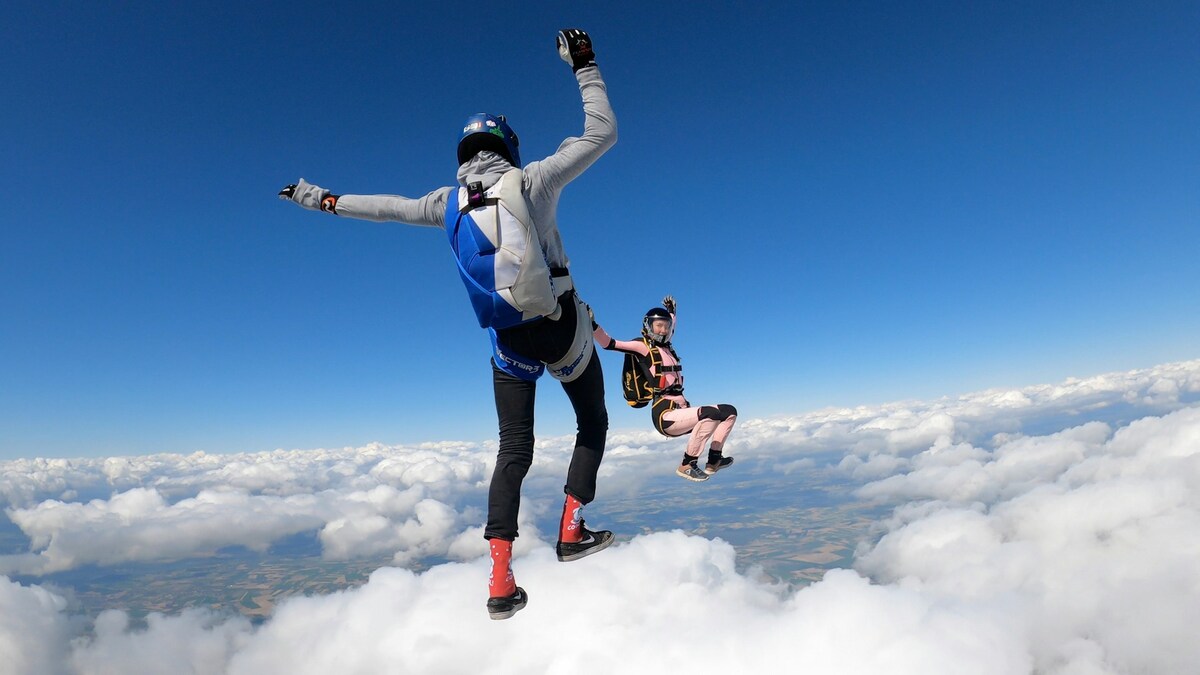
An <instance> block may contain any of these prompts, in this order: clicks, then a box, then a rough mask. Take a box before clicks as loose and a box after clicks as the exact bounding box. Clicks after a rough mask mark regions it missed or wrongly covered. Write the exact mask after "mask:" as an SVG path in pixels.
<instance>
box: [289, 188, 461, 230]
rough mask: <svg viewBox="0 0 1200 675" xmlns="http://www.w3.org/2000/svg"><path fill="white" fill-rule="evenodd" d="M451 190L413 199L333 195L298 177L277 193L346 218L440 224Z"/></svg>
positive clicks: (426, 224)
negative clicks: (297, 179) (296, 180)
mask: <svg viewBox="0 0 1200 675" xmlns="http://www.w3.org/2000/svg"><path fill="white" fill-rule="evenodd" d="M453 191H454V188H450V187H444V188H438V189H437V190H434V191H433V192H430V193H429V194H427V195H425V196H424V197H418V198H416V199H411V198H409V197H401V196H399V195H335V194H332V193H331V192H330V191H329V190H326V189H325V188H323V187H321V186H319V185H313V184H312V183H309V182H308V181H306V180H304V179H303V178H301V179H300V181H299V182H298V183H296V184H295V185H288V186H287V187H285V188H283V189H282V190H280V191H279V197H280V199H287V200H290V201H293V202H295V203H296V204H299V205H300V206H302V207H304V208H306V209H311V210H314V211H325V212H326V213H332V214H335V215H338V216H345V217H347V218H357V219H359V220H371V221H375V222H387V221H394V222H399V223H407V224H409V225H422V226H427V227H444V226H445V220H446V203H447V200H448V199H449V197H450V194H451V193H452V192H453Z"/></svg>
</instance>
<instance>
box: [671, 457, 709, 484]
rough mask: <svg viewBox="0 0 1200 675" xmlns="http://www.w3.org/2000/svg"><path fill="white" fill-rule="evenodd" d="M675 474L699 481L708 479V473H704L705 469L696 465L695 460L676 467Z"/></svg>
mask: <svg viewBox="0 0 1200 675" xmlns="http://www.w3.org/2000/svg"><path fill="white" fill-rule="evenodd" d="M675 474H676V475H678V476H679V477H681V478H686V479H687V480H692V481H696V482H697V483H699V482H701V481H706V480H708V474H706V473H704V470H703V469H701V468H700V467H698V466H696V463H695V462H692V463H691V464H683V465H681V466H680V467H679V468H678V469H675Z"/></svg>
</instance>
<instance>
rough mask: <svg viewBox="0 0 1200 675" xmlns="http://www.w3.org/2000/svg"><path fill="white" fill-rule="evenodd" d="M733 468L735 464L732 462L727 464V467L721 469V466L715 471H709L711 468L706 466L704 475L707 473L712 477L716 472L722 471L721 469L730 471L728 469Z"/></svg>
mask: <svg viewBox="0 0 1200 675" xmlns="http://www.w3.org/2000/svg"><path fill="white" fill-rule="evenodd" d="M731 466H733V462H730V463H728V464H726V465H725V466H723V467H720V466H719V467H717V468H715V469H709V468H708V467H707V466H706V467H704V473H706V474H708V475H710V476H711V475H713V474H714V473H716V472H718V471H720V470H721V469H723V468H724V469H728V468H729V467H731Z"/></svg>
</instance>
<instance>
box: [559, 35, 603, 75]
mask: <svg viewBox="0 0 1200 675" xmlns="http://www.w3.org/2000/svg"><path fill="white" fill-rule="evenodd" d="M558 55H559V56H561V57H562V60H563V61H566V62H567V64H569V65H570V66H571V70H573V71H575V72H579V70H580V69H581V68H587V67H588V66H594V65H596V52H594V51H592V38H590V37H588V34H587V33H585V32H583V31H581V30H579V29H578V28H564V29H562V30H560V31H558Z"/></svg>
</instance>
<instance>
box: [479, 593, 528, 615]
mask: <svg viewBox="0 0 1200 675" xmlns="http://www.w3.org/2000/svg"><path fill="white" fill-rule="evenodd" d="M527 602H529V596H528V595H526V593H525V589H524V588H521V587H520V586H517V590H515V591H513V594H512V595H508V596H505V597H503V598H488V605H487V607H488V616H489V617H491V618H493V619H495V620H497V621H499V620H500V619H507V618H508V617H510V616H512V615H513V614H516V613H517V612H519V611H521V610H522V609H525V603H527Z"/></svg>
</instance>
